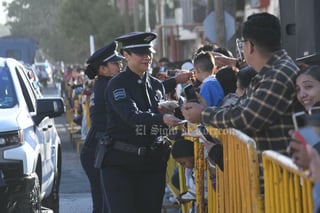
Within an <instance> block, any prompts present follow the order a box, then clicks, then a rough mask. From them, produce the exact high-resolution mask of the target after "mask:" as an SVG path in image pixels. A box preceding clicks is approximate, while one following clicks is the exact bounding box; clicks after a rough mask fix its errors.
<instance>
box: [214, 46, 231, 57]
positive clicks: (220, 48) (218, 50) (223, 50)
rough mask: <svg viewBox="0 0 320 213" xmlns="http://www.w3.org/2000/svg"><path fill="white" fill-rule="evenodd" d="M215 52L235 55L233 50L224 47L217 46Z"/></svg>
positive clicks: (229, 55) (228, 55)
mask: <svg viewBox="0 0 320 213" xmlns="http://www.w3.org/2000/svg"><path fill="white" fill-rule="evenodd" d="M213 52H217V53H221V54H222V55H225V56H227V57H233V54H232V52H231V51H230V50H228V49H227V48H224V47H218V48H215V49H214V50H213Z"/></svg>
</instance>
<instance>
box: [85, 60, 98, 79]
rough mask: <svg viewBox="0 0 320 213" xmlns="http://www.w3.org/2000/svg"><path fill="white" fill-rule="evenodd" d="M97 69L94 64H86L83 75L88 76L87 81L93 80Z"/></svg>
mask: <svg viewBox="0 0 320 213" xmlns="http://www.w3.org/2000/svg"><path fill="white" fill-rule="evenodd" d="M98 67H99V66H97V65H95V64H88V66H87V68H86V70H85V71H84V73H85V74H86V75H87V76H88V78H89V79H94V77H95V76H96V75H97V73H98Z"/></svg>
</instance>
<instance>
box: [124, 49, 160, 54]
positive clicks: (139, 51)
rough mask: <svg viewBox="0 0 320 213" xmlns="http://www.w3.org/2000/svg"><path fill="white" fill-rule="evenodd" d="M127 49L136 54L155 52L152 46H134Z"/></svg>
mask: <svg viewBox="0 0 320 213" xmlns="http://www.w3.org/2000/svg"><path fill="white" fill-rule="evenodd" d="M128 50H129V51H130V52H133V53H134V54H138V55H144V54H149V53H156V51H155V50H154V49H153V47H136V48H131V49H128Z"/></svg>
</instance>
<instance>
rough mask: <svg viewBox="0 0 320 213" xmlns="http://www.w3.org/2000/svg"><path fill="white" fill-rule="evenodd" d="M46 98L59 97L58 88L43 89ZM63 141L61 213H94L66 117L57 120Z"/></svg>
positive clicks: (85, 177) (50, 86)
mask: <svg viewBox="0 0 320 213" xmlns="http://www.w3.org/2000/svg"><path fill="white" fill-rule="evenodd" d="M43 94H44V96H59V94H60V92H59V91H58V89H57V88H55V87H53V85H52V84H49V85H48V87H47V88H43ZM55 124H56V128H57V131H58V134H59V136H60V139H61V147H62V173H61V183H60V194H59V196H60V213H89V212H92V200H91V194H90V186H89V181H88V178H87V176H86V175H85V173H84V170H83V169H82V167H81V163H80V156H79V154H77V153H76V150H75V148H74V147H73V145H72V143H71V142H70V138H69V132H68V127H69V125H68V123H67V121H66V118H65V116H64V115H63V116H61V117H58V118H55Z"/></svg>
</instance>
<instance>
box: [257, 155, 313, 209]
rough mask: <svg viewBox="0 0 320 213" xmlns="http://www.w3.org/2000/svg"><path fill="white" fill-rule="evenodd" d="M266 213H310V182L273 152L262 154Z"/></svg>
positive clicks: (284, 158) (283, 157)
mask: <svg viewBox="0 0 320 213" xmlns="http://www.w3.org/2000/svg"><path fill="white" fill-rule="evenodd" d="M262 159H263V168H264V187H265V212H266V213H277V212H281V213H286V212H288V213H292V212H293V213H295V212H296V213H302V212H303V213H308V212H310V213H312V210H313V200H312V181H311V179H310V178H308V177H307V175H306V172H303V171H301V170H299V169H298V168H297V166H296V165H295V164H294V163H293V162H292V160H291V159H290V158H289V157H287V156H284V155H281V154H279V153H277V152H275V151H271V150H268V151H264V152H263V153H262Z"/></svg>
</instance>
